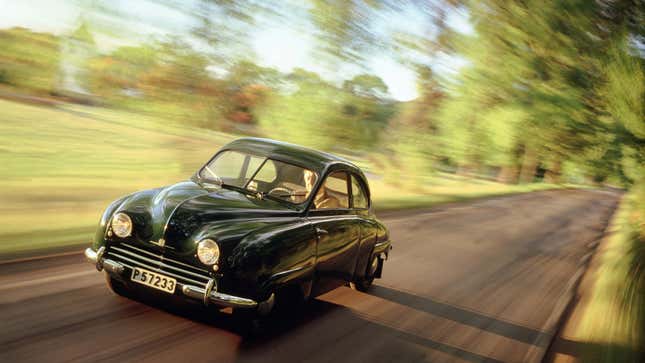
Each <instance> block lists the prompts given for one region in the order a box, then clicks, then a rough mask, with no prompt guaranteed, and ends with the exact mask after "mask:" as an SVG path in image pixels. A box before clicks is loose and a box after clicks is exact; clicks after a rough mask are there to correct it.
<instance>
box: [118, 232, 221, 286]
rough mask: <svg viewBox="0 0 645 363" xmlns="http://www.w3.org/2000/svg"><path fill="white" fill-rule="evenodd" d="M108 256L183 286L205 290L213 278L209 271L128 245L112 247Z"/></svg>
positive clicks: (127, 265) (130, 266)
mask: <svg viewBox="0 0 645 363" xmlns="http://www.w3.org/2000/svg"><path fill="white" fill-rule="evenodd" d="M106 256H107V257H108V258H110V259H112V260H115V261H117V262H119V263H121V264H123V265H125V266H126V267H129V268H130V269H132V268H134V267H140V268H144V269H146V270H150V271H153V272H158V273H161V274H164V275H167V276H169V277H174V278H175V279H177V281H178V282H180V283H182V284H190V285H196V286H200V287H203V288H205V287H206V284H207V283H208V280H209V279H210V278H211V277H210V276H209V274H208V271H207V270H204V269H201V268H199V267H195V266H191V265H189V264H186V263H183V262H180V261H177V260H174V259H172V258H168V257H166V256H164V255H161V254H158V253H155V252H150V251H146V250H144V249H142V248H140V247H135V246H132V245H130V244H127V243H121V244H118V245H115V246H111V247H110V248H109V249H108V251H107V253H106Z"/></svg>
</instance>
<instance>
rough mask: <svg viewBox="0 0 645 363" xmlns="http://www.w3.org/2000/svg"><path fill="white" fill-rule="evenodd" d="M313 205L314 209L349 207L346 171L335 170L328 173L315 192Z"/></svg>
mask: <svg viewBox="0 0 645 363" xmlns="http://www.w3.org/2000/svg"><path fill="white" fill-rule="evenodd" d="M314 206H315V207H316V209H333V208H349V193H348V190H347V173H345V172H344V171H337V172H334V173H331V174H329V175H328V176H327V179H325V182H324V183H323V184H322V185H321V186H320V189H318V193H316V197H315V198H314Z"/></svg>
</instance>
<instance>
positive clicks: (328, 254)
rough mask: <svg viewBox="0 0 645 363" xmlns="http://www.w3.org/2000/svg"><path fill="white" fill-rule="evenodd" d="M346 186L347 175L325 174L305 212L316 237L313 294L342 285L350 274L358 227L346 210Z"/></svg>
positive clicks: (358, 232) (347, 198)
mask: <svg viewBox="0 0 645 363" xmlns="http://www.w3.org/2000/svg"><path fill="white" fill-rule="evenodd" d="M349 183H350V178H349V174H348V173H347V172H345V171H334V172H331V173H329V174H328V176H327V177H326V179H325V180H323V182H322V183H321V185H320V187H319V189H318V191H317V192H316V195H315V196H314V200H313V202H312V205H311V206H310V209H309V215H308V216H309V220H310V222H311V223H312V225H313V227H314V229H315V231H316V234H317V237H318V246H317V264H316V277H317V281H316V284H315V288H314V291H315V295H318V294H321V293H324V292H326V291H329V290H332V289H334V288H336V287H338V286H340V285H343V284H344V283H345V282H347V281H350V280H351V278H352V277H353V275H354V270H355V268H356V258H357V257H358V243H359V239H360V226H359V225H358V224H357V223H356V215H355V214H353V213H352V210H351V209H350V201H349V195H350V194H349V188H350V186H349Z"/></svg>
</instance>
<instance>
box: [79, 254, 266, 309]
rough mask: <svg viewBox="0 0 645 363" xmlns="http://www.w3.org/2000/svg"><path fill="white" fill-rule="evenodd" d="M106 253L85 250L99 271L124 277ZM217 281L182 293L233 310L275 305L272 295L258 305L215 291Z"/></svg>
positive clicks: (121, 268) (264, 307)
mask: <svg viewBox="0 0 645 363" xmlns="http://www.w3.org/2000/svg"><path fill="white" fill-rule="evenodd" d="M104 253H105V247H101V248H99V249H98V251H94V250H93V249H91V248H87V249H86V250H85V258H86V259H87V261H88V262H90V263H92V264H94V266H96V269H97V270H98V271H102V270H105V271H107V272H108V273H111V274H114V275H122V274H123V272H124V271H125V266H124V265H122V264H121V263H119V262H117V261H114V260H111V259H109V258H105V257H103V254H104ZM214 287H215V280H214V279H212V280H210V281H209V282H208V284H207V285H206V288H202V287H199V286H193V285H185V284H184V285H182V287H181V289H180V290H179V291H181V293H182V294H183V295H184V296H186V297H189V298H191V299H195V300H200V301H203V302H204V305H209V304H215V305H219V306H223V307H232V308H245V309H259V310H264V309H266V307H267V305H269V304H270V305H273V300H274V296H273V295H271V296H270V297H269V299H267V300H266V301H262V302H260V303H258V302H257V301H255V300H252V299H247V298H244V297H239V296H233V295H228V294H223V293H221V292H218V291H215V289H214Z"/></svg>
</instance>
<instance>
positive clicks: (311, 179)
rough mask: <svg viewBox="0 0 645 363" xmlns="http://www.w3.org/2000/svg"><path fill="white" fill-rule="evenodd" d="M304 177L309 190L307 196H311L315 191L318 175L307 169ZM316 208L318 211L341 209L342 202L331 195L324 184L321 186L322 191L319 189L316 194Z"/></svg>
mask: <svg viewBox="0 0 645 363" xmlns="http://www.w3.org/2000/svg"><path fill="white" fill-rule="evenodd" d="M303 177H304V180H305V188H306V189H307V194H309V193H311V192H312V191H313V189H314V184H315V182H316V174H315V173H314V172H313V171H311V170H307V169H305V171H304V172H303ZM314 207H315V208H316V209H320V208H340V202H339V201H338V199H336V198H334V197H333V196H331V195H329V192H328V191H327V187H325V185H324V184H323V185H321V186H320V189H318V193H316V197H315V198H314Z"/></svg>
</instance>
